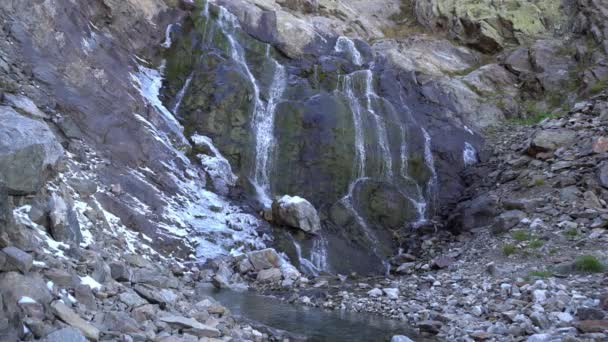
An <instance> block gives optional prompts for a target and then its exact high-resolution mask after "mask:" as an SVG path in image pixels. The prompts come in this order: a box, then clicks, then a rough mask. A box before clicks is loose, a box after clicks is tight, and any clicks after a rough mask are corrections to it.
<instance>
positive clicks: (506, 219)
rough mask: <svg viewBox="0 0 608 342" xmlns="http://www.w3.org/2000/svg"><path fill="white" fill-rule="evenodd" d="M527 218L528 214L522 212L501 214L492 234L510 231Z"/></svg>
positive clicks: (493, 226)
mask: <svg viewBox="0 0 608 342" xmlns="http://www.w3.org/2000/svg"><path fill="white" fill-rule="evenodd" d="M525 217H526V214H525V213H524V212H523V211H520V210H509V211H507V212H504V213H502V214H500V215H499V216H498V217H497V218H496V221H494V224H493V225H492V233H494V234H500V233H504V232H507V231H509V230H510V229H511V228H513V227H515V226H517V224H519V222H521V220H523V219H524V218H525Z"/></svg>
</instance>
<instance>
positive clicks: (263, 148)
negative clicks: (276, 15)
mask: <svg viewBox="0 0 608 342" xmlns="http://www.w3.org/2000/svg"><path fill="white" fill-rule="evenodd" d="M266 57H267V58H269V59H270V60H271V61H272V62H273V63H274V68H275V70H274V77H273V79H272V83H271V85H270V89H269V91H268V103H267V104H266V106H265V107H258V108H257V110H256V111H255V112H254V116H253V128H254V132H255V138H256V146H255V151H256V153H255V156H256V158H255V170H254V177H253V183H254V185H255V187H256V190H257V191H258V198H261V202H262V204H264V205H265V206H267V207H269V206H270V205H271V204H272V200H271V199H270V175H269V173H270V167H271V165H270V164H271V160H272V154H273V150H274V146H275V144H276V142H275V137H274V118H275V112H276V108H277V104H278V103H279V100H280V99H281V96H283V92H284V91H285V87H286V86H287V73H286V71H285V67H283V66H282V65H281V64H279V63H278V62H277V61H276V60H274V59H272V58H271V57H270V46H267V50H266Z"/></svg>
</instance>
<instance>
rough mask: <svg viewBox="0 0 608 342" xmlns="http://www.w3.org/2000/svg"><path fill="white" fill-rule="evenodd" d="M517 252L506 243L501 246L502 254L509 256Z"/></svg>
mask: <svg viewBox="0 0 608 342" xmlns="http://www.w3.org/2000/svg"><path fill="white" fill-rule="evenodd" d="M516 251H517V247H516V246H515V245H513V244H510V243H507V244H504V245H503V246H502V254H504V255H505V256H509V255H512V254H514V253H515V252H516Z"/></svg>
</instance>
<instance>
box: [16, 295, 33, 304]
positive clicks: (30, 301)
mask: <svg viewBox="0 0 608 342" xmlns="http://www.w3.org/2000/svg"><path fill="white" fill-rule="evenodd" d="M18 303H19V304H36V303H37V302H36V301H35V300H34V299H33V298H30V297H27V296H23V297H21V298H20V299H19V301H18Z"/></svg>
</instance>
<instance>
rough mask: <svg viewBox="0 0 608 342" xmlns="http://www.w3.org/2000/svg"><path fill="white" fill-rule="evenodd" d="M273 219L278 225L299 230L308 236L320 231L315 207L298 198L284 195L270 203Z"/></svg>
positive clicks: (319, 221)
mask: <svg viewBox="0 0 608 342" xmlns="http://www.w3.org/2000/svg"><path fill="white" fill-rule="evenodd" d="M272 214H273V218H274V219H275V220H276V221H277V223H279V224H284V225H287V226H290V227H293V228H298V229H301V230H303V231H305V232H307V233H310V234H316V233H318V232H319V231H320V230H321V220H320V219H319V215H318V214H317V210H316V209H315V207H314V206H313V205H312V204H311V203H310V202H308V201H307V200H305V199H303V198H301V197H298V196H293V197H292V196H288V195H285V196H283V197H281V198H280V199H279V200H276V201H274V203H272Z"/></svg>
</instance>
